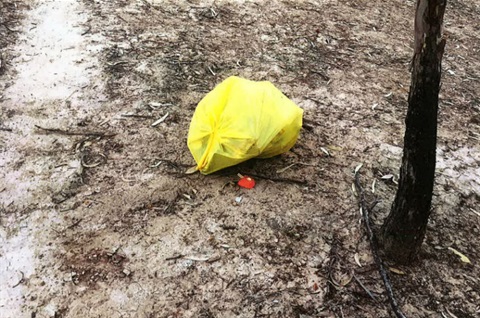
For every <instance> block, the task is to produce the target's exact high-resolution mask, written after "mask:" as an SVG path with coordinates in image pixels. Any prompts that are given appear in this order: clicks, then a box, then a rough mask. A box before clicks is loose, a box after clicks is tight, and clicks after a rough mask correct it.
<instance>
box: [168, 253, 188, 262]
mask: <svg viewBox="0 0 480 318" xmlns="http://www.w3.org/2000/svg"><path fill="white" fill-rule="evenodd" d="M184 256H185V255H183V254H178V255H174V256H171V257H167V258H166V259H165V260H166V261H173V260H176V259H179V258H182V257H184Z"/></svg>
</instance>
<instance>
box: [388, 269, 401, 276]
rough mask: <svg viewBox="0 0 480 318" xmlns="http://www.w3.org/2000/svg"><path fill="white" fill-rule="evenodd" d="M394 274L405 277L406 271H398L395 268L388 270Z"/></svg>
mask: <svg viewBox="0 0 480 318" xmlns="http://www.w3.org/2000/svg"><path fill="white" fill-rule="evenodd" d="M388 269H389V270H390V271H391V272H392V273H395V274H398V275H405V272H404V271H401V270H399V269H396V268H395V267H389V268H388Z"/></svg>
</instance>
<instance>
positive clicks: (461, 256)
mask: <svg viewBox="0 0 480 318" xmlns="http://www.w3.org/2000/svg"><path fill="white" fill-rule="evenodd" d="M448 249H449V250H450V251H452V252H453V253H455V254H457V255H458V256H460V260H461V261H462V262H464V263H467V264H471V263H472V262H470V260H469V259H468V257H466V256H465V255H463V254H462V253H460V252H459V251H457V250H456V249H454V248H453V247H449V248H448Z"/></svg>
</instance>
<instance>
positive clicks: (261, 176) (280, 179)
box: [248, 173, 307, 185]
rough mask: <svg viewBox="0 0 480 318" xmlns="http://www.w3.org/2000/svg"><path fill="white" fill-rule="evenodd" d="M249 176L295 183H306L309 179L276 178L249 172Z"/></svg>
mask: <svg viewBox="0 0 480 318" xmlns="http://www.w3.org/2000/svg"><path fill="white" fill-rule="evenodd" d="M248 175H249V176H251V177H254V178H259V179H265V180H270V181H276V182H287V183H295V184H300V185H306V184H307V181H305V180H298V179H290V178H275V177H269V176H264V175H260V174H252V173H248Z"/></svg>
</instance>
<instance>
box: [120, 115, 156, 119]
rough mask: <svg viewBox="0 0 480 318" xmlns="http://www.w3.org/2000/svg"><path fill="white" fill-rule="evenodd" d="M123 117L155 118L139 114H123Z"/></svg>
mask: <svg viewBox="0 0 480 318" xmlns="http://www.w3.org/2000/svg"><path fill="white" fill-rule="evenodd" d="M122 117H134V118H147V119H149V118H153V116H151V115H138V114H122Z"/></svg>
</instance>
